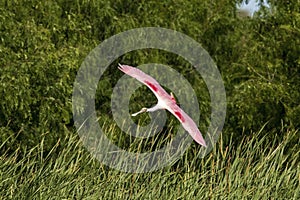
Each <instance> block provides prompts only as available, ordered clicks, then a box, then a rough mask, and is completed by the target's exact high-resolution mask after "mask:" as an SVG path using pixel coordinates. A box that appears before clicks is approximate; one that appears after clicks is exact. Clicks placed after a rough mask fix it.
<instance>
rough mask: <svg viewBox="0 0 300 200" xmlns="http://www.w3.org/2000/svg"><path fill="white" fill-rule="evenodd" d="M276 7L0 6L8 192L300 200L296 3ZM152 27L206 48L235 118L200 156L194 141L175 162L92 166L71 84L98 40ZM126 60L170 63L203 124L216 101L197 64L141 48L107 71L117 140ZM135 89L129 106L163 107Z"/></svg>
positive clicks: (1, 135)
mask: <svg viewBox="0 0 300 200" xmlns="http://www.w3.org/2000/svg"><path fill="white" fill-rule="evenodd" d="M269 2H270V5H271V8H270V9H266V8H262V9H261V10H260V11H259V12H257V13H255V15H254V16H253V17H252V18H250V17H246V18H239V17H238V16H237V14H236V2H235V1H229V0H221V1H217V0H215V1H210V0H203V1H190V2H187V1H183V0H178V1H171V0H168V1H156V0H150V1H129V0H123V1H120V0H117V1H96V0H82V1H79V0H75V1H68V0H55V1H37V0H22V1H15V0H13V1H8V0H1V1H0V67H1V70H0V96H1V104H0V141H1V144H0V155H1V157H0V170H1V171H0V186H1V187H0V196H5V197H7V198H14V197H19V198H26V199H30V198H34V197H35V198H43V199H44V198H47V197H48V198H51V197H52V198H55V197H57V198H58V197H59V196H60V197H65V198H72V197H73V198H74V197H75V198H84V197H90V198H97V197H99V196H102V197H103V198H104V199H107V198H112V197H115V198H125V197H131V198H158V197H161V198H162V199H166V198H169V199H175V198H188V199H189V198H190V197H193V196H194V195H197V196H199V197H206V198H209V197H210V198H212V197H216V198H217V197H219V198H220V197H223V196H227V197H228V198H234V197H235V198H238V197H239V199H240V198H241V197H248V198H251V197H252V198H255V197H256V198H258V199H260V197H262V196H264V197H265V198H270V197H273V199H276V197H277V198H278V197H286V198H288V199H291V198H295V199H297V198H299V196H300V194H299V193H300V191H299V187H300V184H299V182H300V179H299V177H300V171H299V152H300V150H299V142H300V141H299V132H298V129H299V128H300V120H299V116H300V104H299V99H300V79H299V74H300V14H299V13H300V3H299V1H297V0H293V1H289V2H288V3H286V1H283V0H277V1H275V0H274V1H271V0H270V1H269ZM149 26H151V27H152V26H153V27H164V28H169V29H173V30H176V31H179V32H182V33H184V34H186V35H188V36H189V37H191V38H193V39H194V40H196V41H197V42H199V43H201V44H202V46H203V48H205V49H206V50H207V51H208V53H209V54H210V55H211V57H212V58H213V59H214V61H215V63H216V64H217V66H218V68H219V70H220V72H221V75H222V77H223V80H224V84H225V88H226V94H227V118H226V123H225V127H224V129H223V133H222V140H220V143H219V144H217V147H216V148H215V149H214V151H213V152H211V154H209V155H208V156H207V157H205V158H204V159H198V158H197V150H199V147H197V145H196V144H193V145H192V147H191V148H190V149H189V150H188V151H187V152H186V154H185V155H184V156H183V157H182V159H180V160H179V161H178V162H177V163H175V164H174V165H173V166H170V167H168V168H166V169H164V170H161V171H158V172H155V173H148V174H142V175H137V174H126V173H122V172H118V171H115V170H113V169H109V168H107V167H106V166H104V165H102V164H100V163H98V162H97V160H93V159H91V157H90V155H89V153H88V152H87V151H86V150H85V149H84V148H83V147H82V144H81V143H80V140H79V138H78V136H77V134H76V130H75V128H74V126H73V119H72V92H73V90H72V89H73V83H74V80H75V77H76V72H77V70H78V69H79V67H80V65H81V63H82V62H83V60H84V58H85V57H86V56H87V55H88V53H89V52H90V51H91V50H92V49H94V48H95V47H96V46H97V45H98V44H100V43H101V42H102V41H104V40H105V39H107V38H109V37H111V36H113V35H115V34H117V33H120V32H122V31H126V30H130V29H133V28H139V27H149ZM118 62H120V63H126V64H130V65H133V66H137V65H140V64H143V63H164V64H167V65H170V66H172V67H173V68H174V69H176V70H178V71H179V72H180V73H181V74H183V75H184V76H185V77H188V79H189V81H190V83H191V85H192V86H193V88H194V90H195V91H196V92H197V97H198V98H199V99H200V102H201V103H200V105H199V106H200V110H201V113H204V114H203V116H204V118H203V123H202V124H201V125H200V129H204V128H205V126H207V123H209V112H210V108H209V105H210V104H209V101H210V99H209V95H208V93H207V91H206V87H205V84H204V83H203V81H202V79H201V77H200V76H199V77H198V76H193V75H192V74H193V73H191V70H193V69H192V67H191V66H190V65H189V63H188V62H186V61H185V60H184V59H182V58H180V57H178V56H176V55H174V54H171V53H168V52H163V51H160V50H139V51H134V52H130V53H128V54H126V55H124V56H122V57H120V58H119V59H118V60H116V61H115V63H114V64H113V65H112V66H111V67H110V68H109V69H108V70H107V71H106V72H105V76H103V78H102V79H101V80H100V82H99V86H98V88H99V89H98V91H97V96H96V100H95V103H96V107H97V108H98V110H99V122H100V124H101V125H103V126H105V129H106V130H108V132H109V131H110V134H112V135H113V136H114V137H117V138H118V141H119V142H120V144H123V145H125V144H127V141H128V140H127V139H128V138H126V136H124V137H121V136H120V135H118V134H119V132H120V131H119V130H118V129H117V128H115V124H114V122H113V120H112V117H111V113H110V98H111V93H112V89H113V86H114V85H115V84H116V82H117V81H118V79H119V78H120V77H121V75H122V73H121V72H117V71H116V70H115V66H116V63H118ZM138 92H140V94H139V93H138ZM138 92H137V94H136V95H137V96H138V98H137V100H138V101H137V102H132V104H138V105H141V104H142V103H145V102H146V104H148V105H147V106H151V105H152V104H153V103H154V102H155V97H154V96H153V95H152V94H150V93H149V91H148V90H147V89H146V88H142V89H140V90H139V91H138ZM203 94H204V95H203ZM100 113H101V114H100ZM172 123H173V122H172V121H171V122H170V124H171V125H169V126H173V125H174V126H178V125H179V124H178V123H176V122H174V124H172ZM112 130H116V131H112ZM167 130H168V129H166V133H165V134H168V131H167ZM128 148H132V147H128ZM55 195H57V196H55Z"/></svg>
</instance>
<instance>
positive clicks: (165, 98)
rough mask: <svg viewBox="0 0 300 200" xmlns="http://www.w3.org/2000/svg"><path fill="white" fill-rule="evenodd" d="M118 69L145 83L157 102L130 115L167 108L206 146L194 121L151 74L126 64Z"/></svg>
mask: <svg viewBox="0 0 300 200" xmlns="http://www.w3.org/2000/svg"><path fill="white" fill-rule="evenodd" d="M119 69H120V70H121V71H122V72H124V73H125V74H128V75H129V76H131V77H133V78H135V79H137V80H138V81H140V82H141V83H143V84H145V85H146V86H147V87H148V88H150V90H151V91H152V92H153V93H154V95H155V96H156V98H157V100H158V102H157V104H156V105H155V106H154V107H152V108H142V109H141V110H140V111H139V112H137V113H134V114H132V116H136V115H138V114H140V113H143V112H154V111H156V110H160V109H167V110H168V111H169V112H171V113H172V114H173V115H174V116H175V117H176V118H177V119H178V120H179V121H180V122H181V124H182V126H183V128H184V129H185V130H186V131H187V132H189V134H190V135H191V136H192V137H193V139H194V140H195V141H196V142H197V143H199V144H201V145H202V146H205V147H206V143H205V140H204V139H203V137H202V135H201V133H200V131H199V129H198V127H197V125H196V124H195V122H194V121H193V120H192V119H191V118H190V116H188V115H187V114H186V113H185V112H184V111H183V110H182V109H181V108H180V107H179V106H178V105H177V104H176V101H175V98H174V97H173V95H172V93H171V95H169V94H168V93H167V92H166V91H165V90H164V89H163V88H162V87H161V86H160V84H159V83H158V82H157V81H156V80H155V79H154V78H152V77H151V76H149V75H147V74H145V73H144V72H142V71H141V70H139V69H137V68H135V67H131V66H128V65H121V64H119Z"/></svg>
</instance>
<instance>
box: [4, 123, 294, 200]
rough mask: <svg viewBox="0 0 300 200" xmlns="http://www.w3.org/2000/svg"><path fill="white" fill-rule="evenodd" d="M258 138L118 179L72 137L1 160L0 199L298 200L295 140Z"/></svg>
mask: <svg viewBox="0 0 300 200" xmlns="http://www.w3.org/2000/svg"><path fill="white" fill-rule="evenodd" d="M111 130H115V128H114V127H111ZM263 134H264V133H263V131H260V132H258V133H255V134H253V135H252V136H251V137H250V136H249V137H245V138H244V139H243V140H242V141H240V143H239V144H238V145H233V143H232V139H231V140H230V142H229V143H228V145H225V144H224V143H222V138H220V140H219V141H220V142H219V143H218V144H217V145H216V147H215V148H214V149H213V151H212V152H211V153H209V154H208V155H207V156H206V157H205V158H204V159H200V158H199V155H198V152H197V150H198V147H197V145H196V144H194V143H193V144H192V145H191V146H190V148H189V149H188V150H187V151H186V152H185V154H184V155H183V156H182V157H181V158H180V159H179V160H178V161H177V162H175V163H173V164H172V165H171V166H167V167H165V168H163V169H161V170H158V171H155V172H152V173H124V172H120V171H117V170H114V169H111V168H109V167H107V166H105V165H103V164H101V163H100V162H99V161H97V160H96V159H93V158H92V157H91V155H90V154H89V152H87V150H85V148H84V147H83V145H82V143H81V141H80V140H79V137H78V135H77V134H73V135H70V136H68V138H64V139H62V140H61V141H58V142H57V144H56V145H54V146H53V148H52V149H51V150H50V151H48V152H47V153H45V152H44V151H43V143H44V142H43V141H42V142H41V143H40V144H39V145H37V146H36V147H34V148H31V149H28V150H26V151H22V153H21V151H19V150H16V151H14V152H13V153H9V154H8V153H4V154H3V155H1V157H0V169H1V171H0V172H1V174H0V196H1V197H2V198H4V199H128V198H130V199H199V198H203V199H283V198H284V199H299V198H300V189H299V188H300V185H299V182H300V168H299V157H300V155H299V154H300V149H299V145H298V142H299V132H298V131H287V132H286V133H285V136H284V137H283V140H281V141H279V140H278V139H277V138H273V140H270V138H269V137H268V135H267V134H266V135H263ZM258 138H260V139H258ZM149 142H151V141H149ZM3 146H4V144H2V145H1V148H2V147H3ZM135 147H136V148H138V147H139V145H135ZM1 150H2V149H1Z"/></svg>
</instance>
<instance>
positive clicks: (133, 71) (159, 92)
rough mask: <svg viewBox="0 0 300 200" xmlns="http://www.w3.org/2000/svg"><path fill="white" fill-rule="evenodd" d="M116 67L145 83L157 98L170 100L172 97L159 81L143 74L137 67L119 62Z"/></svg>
mask: <svg viewBox="0 0 300 200" xmlns="http://www.w3.org/2000/svg"><path fill="white" fill-rule="evenodd" d="M118 68H119V69H120V70H121V71H122V72H124V73H125V74H128V75H129V76H131V77H133V78H135V79H137V80H138V81H140V82H141V83H143V84H145V85H146V86H147V87H148V88H150V90H151V91H152V92H153V93H154V94H155V96H156V98H157V99H158V100H161V99H165V98H167V99H168V100H172V97H171V96H170V95H169V94H168V93H167V92H166V91H165V90H164V89H163V88H162V87H161V86H160V85H159V83H158V82H157V81H156V80H155V79H154V78H152V77H151V76H149V75H148V74H145V73H144V72H142V71H141V70H139V69H138V68H135V67H131V66H128V65H121V64H119V67H118ZM172 101H173V100H172Z"/></svg>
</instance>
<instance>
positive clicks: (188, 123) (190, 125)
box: [167, 104, 206, 147]
mask: <svg viewBox="0 0 300 200" xmlns="http://www.w3.org/2000/svg"><path fill="white" fill-rule="evenodd" d="M167 110H168V111H169V112H170V113H172V114H173V115H174V116H175V117H176V118H177V119H178V120H179V121H180V122H181V124H182V126H183V128H184V129H185V130H186V131H187V132H188V133H189V134H190V135H191V136H192V138H193V139H194V140H195V141H196V142H197V143H199V144H201V145H202V146H204V147H206V142H205V140H204V139H203V136H202V134H201V132H200V131H199V129H198V127H197V125H196V123H195V122H194V120H193V119H192V118H191V117H190V116H189V115H188V114H186V113H185V112H184V111H183V110H182V109H181V108H180V107H179V106H178V105H177V104H171V105H169V106H168V107H167Z"/></svg>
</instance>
